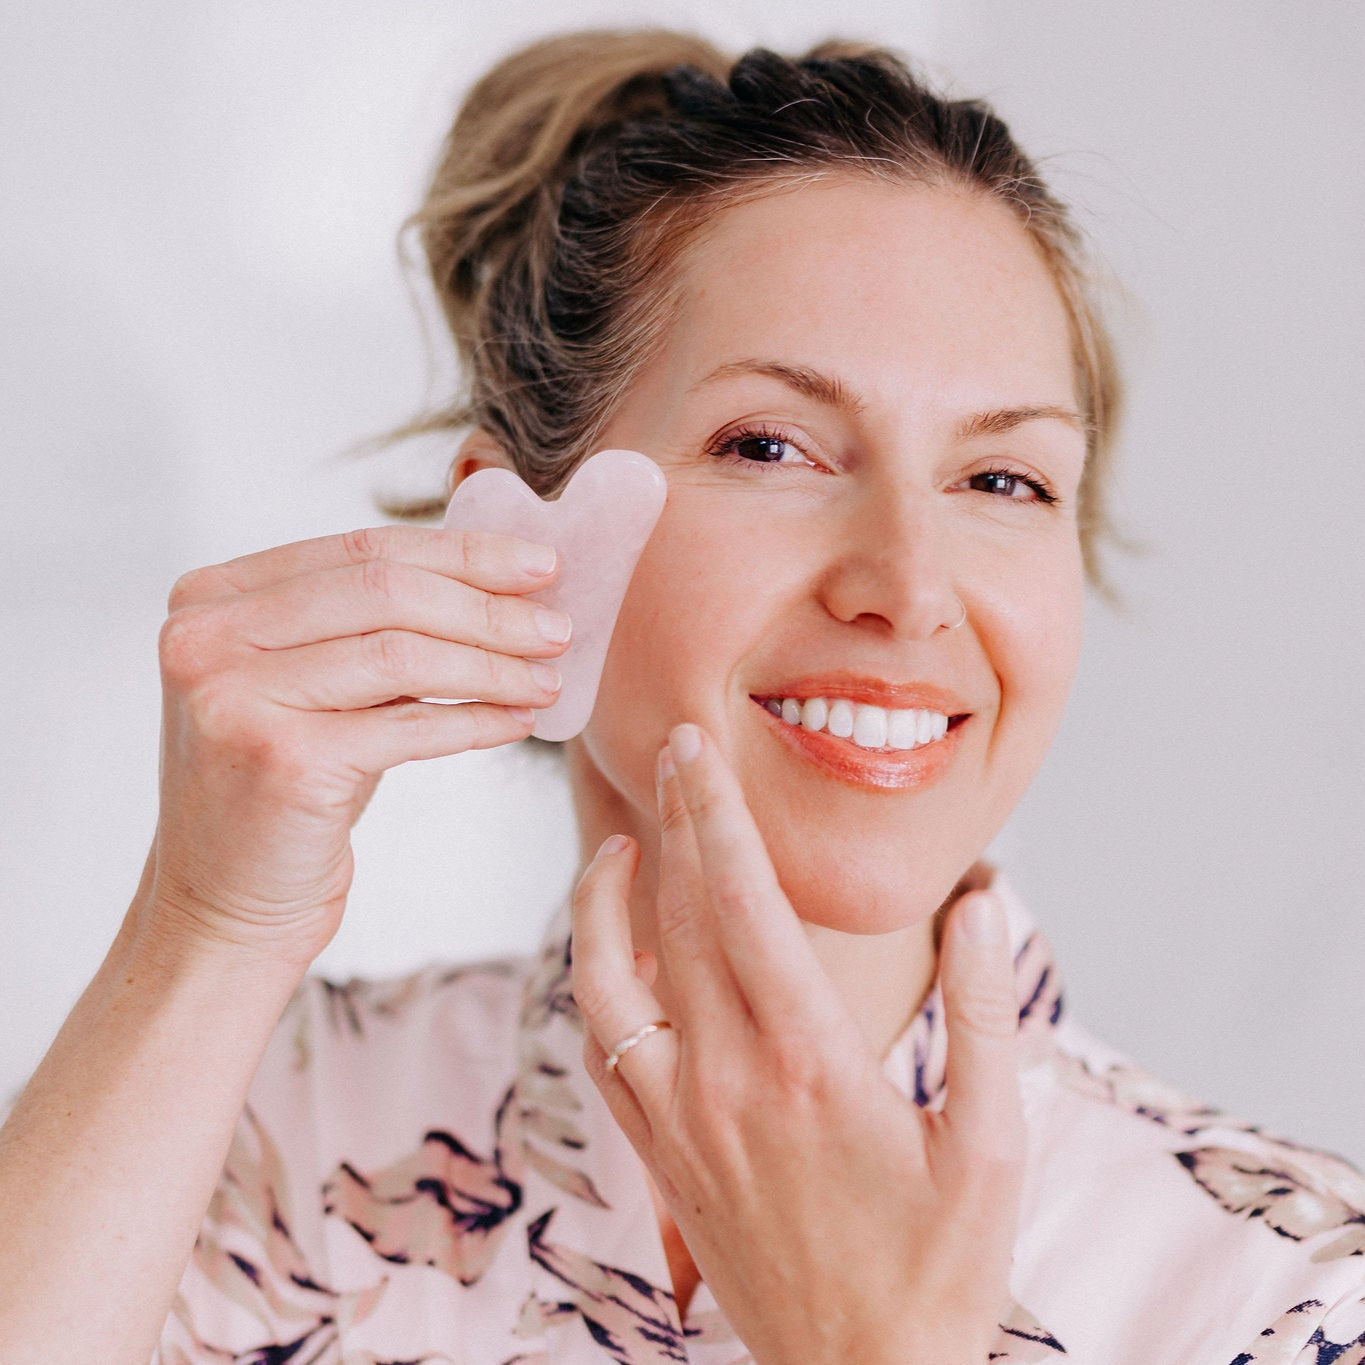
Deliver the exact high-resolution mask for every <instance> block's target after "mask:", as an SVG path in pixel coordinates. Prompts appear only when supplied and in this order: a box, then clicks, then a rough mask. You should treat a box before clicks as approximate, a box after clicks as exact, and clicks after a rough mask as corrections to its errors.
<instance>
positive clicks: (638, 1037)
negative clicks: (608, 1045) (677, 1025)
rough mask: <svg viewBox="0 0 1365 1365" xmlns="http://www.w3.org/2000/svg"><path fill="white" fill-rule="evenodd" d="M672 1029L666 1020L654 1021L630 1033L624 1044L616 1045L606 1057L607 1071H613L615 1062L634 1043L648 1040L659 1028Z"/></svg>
mask: <svg viewBox="0 0 1365 1365" xmlns="http://www.w3.org/2000/svg"><path fill="white" fill-rule="evenodd" d="M672 1027H673V1025H672V1024H670V1023H669V1022H668V1020H667V1019H656V1020H655V1021H654V1022H653V1023H652V1024H646V1025H645V1026H644V1028H642V1029H638V1030H636V1032H634V1033H632V1034H631V1035H630V1037H629V1038H627V1039H626V1040H625V1041H624V1042H620V1043H617V1044H616V1046H615V1047H614V1048H612V1050H611V1053H610V1055H609V1056H608V1057H607V1070H608V1071H615V1070H616V1064H617V1062H619V1061H620V1060H621V1058H622V1057H624V1056H625V1055H626V1053H627V1052H629V1051H630V1050H631V1048H633V1047H634V1046H635V1044H636V1043H638V1042H642V1041H643V1040H644V1039H646V1038H648V1037H649V1035H650V1034H651V1033H657V1032H658V1031H659V1030H660V1029H661V1028H672Z"/></svg>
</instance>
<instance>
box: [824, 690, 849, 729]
mask: <svg viewBox="0 0 1365 1365" xmlns="http://www.w3.org/2000/svg"><path fill="white" fill-rule="evenodd" d="M825 729H827V730H828V731H829V732H830V734H832V735H835V736H837V737H838V738H839V739H847V738H848V737H849V736H850V735H851V734H852V733H853V703H852V702H851V701H845V700H844V699H843V698H842V697H836V698H835V699H834V700H833V701H832V702H830V704H829V719H828V720H827V721H826V722H825Z"/></svg>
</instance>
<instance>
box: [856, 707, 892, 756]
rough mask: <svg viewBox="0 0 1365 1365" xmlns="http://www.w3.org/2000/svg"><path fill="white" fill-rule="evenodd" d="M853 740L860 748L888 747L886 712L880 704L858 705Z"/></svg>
mask: <svg viewBox="0 0 1365 1365" xmlns="http://www.w3.org/2000/svg"><path fill="white" fill-rule="evenodd" d="M853 742H854V743H855V744H856V745H857V746H858V747H859V748H860V749H885V748H886V712H885V711H884V710H883V709H882V708H881V707H880V706H862V705H860V706H858V707H857V708H856V709H855V710H854V712H853Z"/></svg>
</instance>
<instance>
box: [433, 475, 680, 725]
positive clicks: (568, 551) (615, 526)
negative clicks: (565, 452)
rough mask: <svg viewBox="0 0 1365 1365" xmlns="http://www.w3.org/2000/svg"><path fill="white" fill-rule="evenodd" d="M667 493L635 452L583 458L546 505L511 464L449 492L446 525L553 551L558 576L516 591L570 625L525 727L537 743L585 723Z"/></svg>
mask: <svg viewBox="0 0 1365 1365" xmlns="http://www.w3.org/2000/svg"><path fill="white" fill-rule="evenodd" d="M667 496H668V481H667V480H666V479H665V478H664V476H663V471H662V470H661V469H660V468H659V466H658V465H657V464H655V463H654V461H653V460H651V459H650V458H649V456H648V455H642V454H641V453H640V452H639V451H638V450H601V451H598V453H597V454H596V455H591V456H589V457H588V458H587V459H586V460H584V461H583V463H582V464H581V465H579V467H578V469H577V470H575V471H574V476H573V478H571V479H570V480H569V482H568V484H567V485H565V487H564V490H563V492H562V493H560V495H559V497H558V498H556V499H555V500H554V501H553V502H545V501H542V500H541V499H540V498H539V497H537V496H536V494H535V491H534V490H533V489H532V488H531V487H530V486H529V485H527V484H525V483H523V482H522V480H521V479H519V478H518V477H517V476H516V475H515V474H513V473H512V471H511V470H510V469H480V470H478V471H477V472H476V473H474V474H471V475H470V476H469V477H468V478H467V479H465V480H464V481H463V482H462V483H461V484H460V485H459V487H458V488H456V490H455V494H454V496H453V497H452V498H451V500H450V505H449V507H448V508H447V509H446V516H445V527H446V529H447V530H458V531H496V532H498V533H500V534H502V535H511V536H517V537H519V538H520V539H522V540H532V541H535V542H536V543H537V544H540V545H553V546H554V547H555V550H556V551H557V552H558V554H559V573H558V574H557V575H556V576H555V581H554V582H553V583H552V584H551V585H550V586H549V587H548V588H542V589H541V591H540V592H530V593H524V594H522V595H523V596H525V597H527V598H529V599H530V600H531V601H534V602H543V603H544V604H545V605H546V606H549V607H555V608H557V609H558V610H559V611H563V612H567V613H568V615H569V619H570V620H571V621H572V622H573V638H572V639H571V640H570V643H569V647H568V649H566V650H565V651H564V653H563V654H561V655H560V656H559V657H558V658H557V659H553V660H551V662H552V663H553V664H554V665H555V667H556V668H558V669H559V673H560V677H561V678H562V679H563V680H564V686H563V688H562V689H561V691H560V694H559V696H558V698H557V699H556V700H555V702H554V704H553V705H552V706H546V707H543V708H541V709H540V711H539V712H538V715H537V718H536V723H535V727H534V729H532V731H531V733H532V734H533V735H535V736H536V737H537V738H538V739H572V738H573V737H574V736H575V735H576V734H578V733H579V731H580V730H582V729H583V727H584V726H585V725H586V724H587V723H588V717H589V716H590V715H591V714H592V708H593V703H594V702H595V701H596V700H597V687H598V684H599V683H600V682H601V681H602V668H603V665H604V664H605V663H606V659H607V645H608V644H609V643H610V642H611V632H612V629H613V628H614V627H615V625H616V617H617V614H618V613H619V612H620V610H621V601H622V599H623V598H624V597H625V595H626V586H627V584H629V582H630V576H631V574H633V573H634V572H635V565H636V563H637V562H638V561H639V558H640V554H641V552H642V551H643V550H644V548H645V542H646V541H647V540H648V539H649V537H650V533H651V532H652V531H653V530H654V524H655V523H656V522H657V521H658V520H659V514H660V513H661V512H662V511H663V510H664V501H665V500H666V498H667Z"/></svg>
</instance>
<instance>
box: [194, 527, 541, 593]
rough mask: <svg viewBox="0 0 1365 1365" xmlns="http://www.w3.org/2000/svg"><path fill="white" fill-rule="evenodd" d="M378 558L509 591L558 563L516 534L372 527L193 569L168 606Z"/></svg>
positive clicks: (532, 585)
mask: <svg viewBox="0 0 1365 1365" xmlns="http://www.w3.org/2000/svg"><path fill="white" fill-rule="evenodd" d="M380 560H391V561H398V562H402V563H406V564H412V565H415V566H416V567H418V568H423V569H430V570H432V571H433V572H435V573H441V574H445V575H447V576H448V577H450V578H456V579H459V580H460V581H461V582H464V583H468V584H470V585H471V586H472V587H476V588H483V589H485V590H487V591H489V592H503V593H522V592H534V591H536V590H537V589H538V588H543V587H545V586H546V585H547V584H548V583H550V582H551V581H552V580H553V578H554V575H555V569H556V567H557V566H556V564H555V562H554V551H553V550H552V549H551V547H549V546H544V545H535V544H533V543H531V542H529V541H523V540H519V539H517V538H516V537H515V536H504V535H498V534H495V533H493V532H489V531H446V530H437V529H434V528H429V527H422V526H371V527H365V528H362V529H361V530H356V531H347V532H344V533H343V534H341V535H332V536H319V537H317V538H315V539H313V540H300V541H295V542H294V543H293V544H291V545H277V546H273V547H272V548H271V549H268V550H261V551H259V552H257V553H256V554H250V555H242V556H241V557H240V558H237V559H230V560H228V561H227V562H226V563H224V564H212V565H209V566H207V567H205V568H201V569H192V570H191V571H190V572H189V573H187V574H184V575H183V576H182V577H181V578H180V579H179V580H178V581H177V582H176V584H175V586H174V587H173V588H172V589H171V594H170V601H169V602H168V604H167V605H168V609H169V610H170V611H178V610H180V609H181V608H182V607H187V606H190V605H192V604H194V603H196V602H206V601H213V600H215V599H218V598H222V597H229V596H232V595H233V594H236V593H246V592H258V591H259V590H260V589H262V588H267V587H270V586H271V585H272V584H275V583H279V582H282V581H283V580H285V579H290V578H297V577H299V576H301V575H303V574H310V573H315V572H317V571H319V570H325V569H338V568H344V567H346V566H348V565H362V564H367V563H373V562H377V561H380ZM537 563H539V566H540V567H539V568H537ZM546 566H548V567H546Z"/></svg>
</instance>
